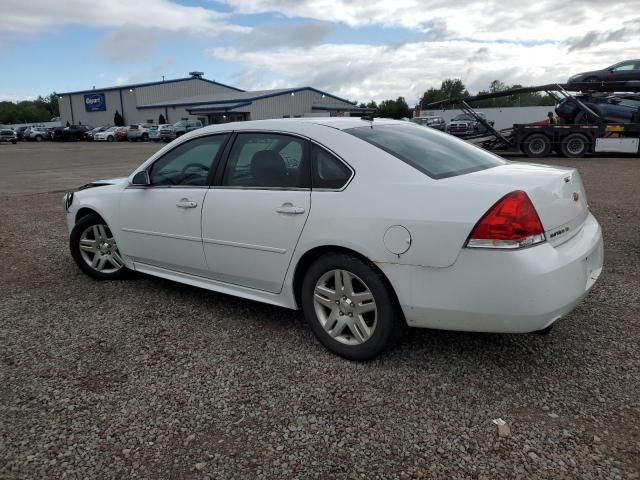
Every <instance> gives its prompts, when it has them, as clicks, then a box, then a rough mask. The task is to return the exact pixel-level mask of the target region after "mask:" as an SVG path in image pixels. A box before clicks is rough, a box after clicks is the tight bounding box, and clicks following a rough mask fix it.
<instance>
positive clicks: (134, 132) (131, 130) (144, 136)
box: [127, 123, 151, 142]
mask: <svg viewBox="0 0 640 480" xmlns="http://www.w3.org/2000/svg"><path fill="white" fill-rule="evenodd" d="M150 131H151V125H149V124H148V123H140V124H138V125H129V127H128V128H127V140H129V141H130V142H137V141H138V140H142V141H143V142H146V141H148V140H149V132H150Z"/></svg>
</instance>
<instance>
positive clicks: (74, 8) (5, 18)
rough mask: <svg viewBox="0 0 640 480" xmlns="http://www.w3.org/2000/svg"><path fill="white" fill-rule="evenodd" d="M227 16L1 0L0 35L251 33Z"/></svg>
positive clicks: (157, 6) (123, 0)
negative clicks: (135, 30) (78, 30)
mask: <svg viewBox="0 0 640 480" xmlns="http://www.w3.org/2000/svg"><path fill="white" fill-rule="evenodd" d="M227 17H228V15H227V14H224V13H221V12H217V11H215V10H211V9H207V8H202V7H191V6H186V5H180V4H177V3H174V2H171V1H169V0H144V1H132V0H107V1H86V0H64V1H58V2H53V1H50V0H29V1H27V2H24V1H20V0H3V2H2V22H0V32H1V31H4V32H12V33H39V32H41V31H43V30H47V29H52V28H54V27H57V26H60V25H70V24H76V25H81V26H85V27H86V26H90V27H106V28H113V27H124V26H125V25H128V26H132V27H142V28H158V29H162V30H165V31H187V32H191V33H196V34H206V35H218V34H220V33H224V32H248V31H250V30H251V29H250V28H248V27H244V26H240V25H234V24H231V23H227V21H226V19H227Z"/></svg>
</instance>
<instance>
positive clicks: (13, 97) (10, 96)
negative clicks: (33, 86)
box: [0, 92, 36, 103]
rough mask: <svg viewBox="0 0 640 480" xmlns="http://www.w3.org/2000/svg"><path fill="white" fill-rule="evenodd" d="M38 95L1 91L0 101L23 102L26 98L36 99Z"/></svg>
mask: <svg viewBox="0 0 640 480" xmlns="http://www.w3.org/2000/svg"><path fill="white" fill-rule="evenodd" d="M35 99H36V97H34V96H32V95H20V94H17V93H5V92H0V102H14V103H18V102H22V101H24V100H35Z"/></svg>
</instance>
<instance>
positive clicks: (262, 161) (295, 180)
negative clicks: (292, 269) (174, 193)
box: [202, 132, 311, 293]
mask: <svg viewBox="0 0 640 480" xmlns="http://www.w3.org/2000/svg"><path fill="white" fill-rule="evenodd" d="M221 183H222V185H221V186H220V187H214V188H212V189H210V190H209V193H208V194H207V197H206V199H205V203H204V207H203V209H202V238H203V245H204V251H205V257H206V260H207V265H208V266H209V270H210V272H211V273H210V274H211V276H212V277H213V278H215V279H217V280H220V281H223V282H228V283H233V284H236V285H242V286H246V287H250V288H256V289H260V290H266V291H268V292H273V293H277V292H280V290H281V289H282V283H283V281H284V277H285V274H286V272H287V268H288V266H289V262H290V260H291V256H292V255H293V251H294V250H295V247H296V245H297V243H298V239H299V238H300V234H301V233H302V229H303V227H304V224H305V222H306V219H307V216H308V215H309V208H310V207H311V190H310V186H311V168H310V165H309V143H308V141H307V140H306V139H302V138H299V137H295V136H292V135H284V134H280V133H272V132H243V133H238V134H237V136H236V138H235V140H234V142H233V146H232V147H231V150H230V152H229V155H228V159H227V164H226V166H225V169H224V174H223V176H222V182H221Z"/></svg>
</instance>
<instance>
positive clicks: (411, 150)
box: [345, 122, 507, 179]
mask: <svg viewBox="0 0 640 480" xmlns="http://www.w3.org/2000/svg"><path fill="white" fill-rule="evenodd" d="M345 132H347V133H350V134H351V135H353V136H355V137H358V138H360V139H362V140H364V141H365V142H367V143H370V144H371V145H375V146H376V147H378V148H380V149H382V150H384V151H385V152H387V153H389V154H391V155H393V156H394V157H397V158H399V159H400V160H402V161H403V162H405V163H408V164H409V165H411V166H412V167H414V168H416V169H417V170H420V171H421V172H422V173H425V174H427V175H428V176H430V177H431V178H435V179H439V178H446V177H454V176H456V175H462V174H464V173H470V172H476V171H478V170H484V169H486V168H491V167H496V166H498V165H504V164H505V163H507V162H506V160H503V159H501V158H500V157H497V156H496V155H493V154H492V153H489V152H487V151H486V150H482V149H481V148H479V147H475V146H473V145H471V144H469V143H467V142H465V141H463V140H459V139H457V138H455V137H452V136H450V135H448V134H446V133H440V132H438V131H436V130H432V129H430V128H424V127H419V126H417V125H412V124H411V123H408V122H407V123H406V124H396V125H373V126H367V127H357V128H349V129H347V130H345Z"/></svg>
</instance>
